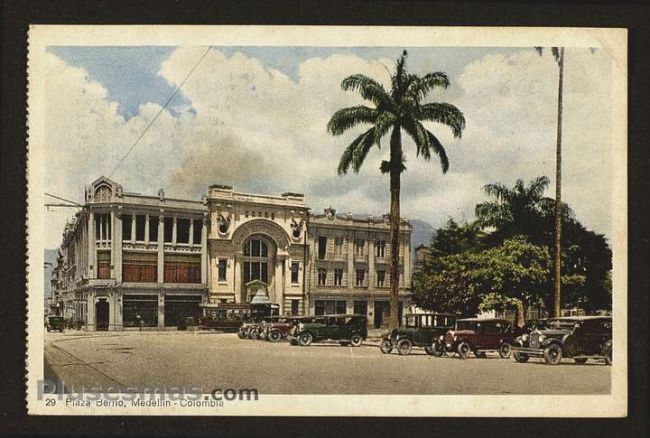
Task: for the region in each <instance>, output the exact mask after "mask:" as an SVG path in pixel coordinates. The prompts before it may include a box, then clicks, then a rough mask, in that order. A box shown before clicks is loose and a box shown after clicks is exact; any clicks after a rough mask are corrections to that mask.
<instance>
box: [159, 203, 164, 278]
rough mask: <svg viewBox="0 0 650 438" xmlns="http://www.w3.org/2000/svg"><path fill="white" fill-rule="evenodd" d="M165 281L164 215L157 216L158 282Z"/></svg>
mask: <svg viewBox="0 0 650 438" xmlns="http://www.w3.org/2000/svg"><path fill="white" fill-rule="evenodd" d="M164 281H165V217H164V216H163V215H160V216H158V283H159V284H162V283H164Z"/></svg>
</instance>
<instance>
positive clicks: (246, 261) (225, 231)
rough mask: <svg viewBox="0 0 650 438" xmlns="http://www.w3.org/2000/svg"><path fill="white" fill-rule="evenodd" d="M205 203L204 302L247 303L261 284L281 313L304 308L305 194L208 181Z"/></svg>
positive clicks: (294, 312)
mask: <svg viewBox="0 0 650 438" xmlns="http://www.w3.org/2000/svg"><path fill="white" fill-rule="evenodd" d="M207 204H208V208H209V214H210V223H211V224H212V226H211V227H210V233H209V238H208V243H209V259H210V269H211V274H210V282H209V295H208V301H207V302H206V303H205V304H204V307H205V308H206V309H214V308H218V306H219V305H220V304H225V303H250V302H251V300H252V298H253V297H254V296H255V294H257V292H259V291H260V290H261V291H262V293H263V294H265V295H266V297H268V299H269V300H270V302H271V303H275V304H277V305H279V311H280V314H282V315H286V314H292V315H302V314H304V312H305V303H306V296H307V291H306V289H305V282H304V271H305V263H306V261H307V254H308V248H307V236H306V233H307V231H306V230H307V226H306V224H307V221H308V220H309V209H308V208H307V207H306V205H305V197H304V195H302V194H299V193H283V194H282V195H280V196H264V195H252V194H246V193H237V192H234V191H233V189H232V187H230V186H222V185H213V186H211V187H210V189H209V192H208V198H207ZM208 311H209V310H208Z"/></svg>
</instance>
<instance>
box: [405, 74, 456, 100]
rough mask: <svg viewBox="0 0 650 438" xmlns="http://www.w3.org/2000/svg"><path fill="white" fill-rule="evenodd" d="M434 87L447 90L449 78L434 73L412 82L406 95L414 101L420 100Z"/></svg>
mask: <svg viewBox="0 0 650 438" xmlns="http://www.w3.org/2000/svg"><path fill="white" fill-rule="evenodd" d="M435 87H442V88H447V87H449V78H448V77H447V75H446V74H445V73H443V72H440V71H438V72H434V73H428V74H426V75H424V76H423V77H422V78H418V80H416V81H413V82H412V83H411V84H409V87H408V91H407V93H408V94H409V96H412V97H413V98H414V99H415V100H418V101H419V100H422V99H424V98H425V97H426V95H427V93H429V91H431V90H432V89H434V88H435Z"/></svg>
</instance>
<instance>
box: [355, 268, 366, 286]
mask: <svg viewBox="0 0 650 438" xmlns="http://www.w3.org/2000/svg"><path fill="white" fill-rule="evenodd" d="M365 278H366V270H365V269H357V283H356V284H357V287H363V283H364V280H365Z"/></svg>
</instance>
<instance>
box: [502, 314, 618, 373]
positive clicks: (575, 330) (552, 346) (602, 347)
mask: <svg viewBox="0 0 650 438" xmlns="http://www.w3.org/2000/svg"><path fill="white" fill-rule="evenodd" d="M512 351H513V358H514V359H515V360H516V361H517V362H527V361H528V359H530V358H531V357H543V358H544V361H545V362H546V363H547V364H550V365H557V364H559V363H560V361H561V360H562V358H571V359H573V360H574V361H576V362H577V363H585V362H587V360H589V359H601V360H604V361H605V363H607V364H608V365H611V364H612V317H611V316H573V317H563V318H554V319H549V320H547V321H546V324H545V326H544V327H542V328H537V329H535V330H533V331H532V332H531V333H530V334H528V335H526V334H524V335H522V336H519V337H518V338H516V339H515V341H514V345H513V347H512Z"/></svg>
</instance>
